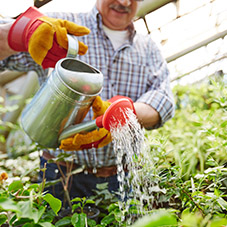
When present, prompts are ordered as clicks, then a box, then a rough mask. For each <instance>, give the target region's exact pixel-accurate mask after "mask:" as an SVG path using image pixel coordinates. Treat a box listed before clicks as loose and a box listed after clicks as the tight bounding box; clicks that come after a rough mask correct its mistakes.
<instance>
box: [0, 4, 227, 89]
mask: <svg viewBox="0 0 227 227" xmlns="http://www.w3.org/2000/svg"><path fill="white" fill-rule="evenodd" d="M0 2H1V8H0V16H2V17H5V18H7V17H16V16H17V15H18V14H20V13H21V12H23V11H24V10H26V9H27V8H28V7H29V6H31V5H35V6H37V7H39V8H40V11H42V12H44V13H45V12H48V11H66V12H67V11H75V12H86V11H89V10H90V9H91V8H92V7H93V5H94V4H95V0H86V1H81V0H64V1H62V0H7V1H5V0H0ZM12 6H13V7H12ZM135 27H136V30H137V31H138V32H139V33H143V34H149V35H150V36H151V38H152V39H153V40H154V41H155V42H156V43H157V44H158V45H159V47H160V48H161V50H162V52H163V55H164V57H165V59H166V60H167V62H168V65H169V69H170V72H171V80H172V84H173V86H174V85H175V84H176V83H180V84H190V83H195V82H198V81H201V80H204V79H206V78H207V77H209V76H211V75H214V74H215V75H218V76H222V77H224V78H225V79H226V74H227V58H226V57H227V4H226V0H190V1H188V0H144V1H143V2H141V3H140V7H139V11H138V14H137V17H136V18H135Z"/></svg>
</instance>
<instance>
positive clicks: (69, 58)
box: [54, 57, 104, 97]
mask: <svg viewBox="0 0 227 227" xmlns="http://www.w3.org/2000/svg"><path fill="white" fill-rule="evenodd" d="M66 60H73V61H77V62H80V63H82V64H84V65H87V66H89V67H91V68H92V69H94V70H95V71H96V72H97V73H94V75H97V77H100V78H101V79H100V84H101V86H100V89H99V91H98V92H96V93H93V94H89V93H82V92H79V91H77V90H75V89H74V88H72V87H70V86H69V85H68V84H67V83H66V82H65V81H64V80H63V79H62V76H61V75H60V73H59V71H58V70H54V71H55V74H56V75H57V77H58V78H59V80H60V81H61V82H62V84H63V85H64V86H66V87H67V88H68V89H70V90H71V91H72V92H74V93H77V94H79V95H86V96H88V97H93V96H97V95H99V94H100V93H101V92H102V90H103V80H104V78H103V74H102V73H101V71H100V70H98V69H96V68H94V67H93V66H91V65H90V64H88V63H86V62H83V61H81V60H79V59H75V58H72V57H66V58H63V59H60V60H59V61H58V62H57V63H56V66H55V68H60V70H61V71H63V72H67V71H68V72H72V71H70V70H68V69H65V68H63V67H62V66H61V63H62V62H63V61H66ZM76 74H78V75H86V74H87V75H89V74H90V73H86V72H76Z"/></svg>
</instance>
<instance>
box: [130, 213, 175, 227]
mask: <svg viewBox="0 0 227 227" xmlns="http://www.w3.org/2000/svg"><path fill="white" fill-rule="evenodd" d="M164 226H168V227H170V226H177V220H176V217H175V216H174V215H172V214H170V212H168V211H158V212H155V213H153V214H151V215H149V216H144V217H143V218H141V219H139V220H138V221H137V222H135V224H134V225H132V227H164Z"/></svg>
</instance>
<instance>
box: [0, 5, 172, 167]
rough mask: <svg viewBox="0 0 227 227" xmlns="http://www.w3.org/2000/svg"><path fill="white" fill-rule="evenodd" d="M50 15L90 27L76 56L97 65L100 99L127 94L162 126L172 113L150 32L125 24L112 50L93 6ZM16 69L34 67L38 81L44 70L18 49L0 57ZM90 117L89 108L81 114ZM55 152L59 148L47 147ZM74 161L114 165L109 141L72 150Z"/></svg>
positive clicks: (166, 82) (162, 68)
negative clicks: (125, 36)
mask: <svg viewBox="0 0 227 227" xmlns="http://www.w3.org/2000/svg"><path fill="white" fill-rule="evenodd" d="M47 15H48V16H50V17H56V18H62V19H66V20H69V21H73V22H75V23H77V24H80V25H84V26H86V27H88V28H89V29H90V30H91V33H90V34H89V35H87V36H83V37H78V39H79V40H80V41H83V42H84V43H85V44H87V45H88V47H89V48H88V52H87V53H86V54H85V55H84V56H78V58H79V59H80V60H82V61H84V62H87V63H88V64H90V65H92V66H94V67H95V68H97V69H99V70H100V71H101V72H102V73H103V75H104V85H103V90H102V93H101V94H100V96H101V97H102V99H103V100H107V99H110V98H111V97H113V96H115V95H123V96H127V97H130V98H131V99H132V100H133V101H134V102H136V101H137V102H142V103H146V104H148V105H150V106H152V107H153V108H154V109H156V110H157V111H158V112H159V114H160V117H161V122H160V124H158V125H155V126H154V127H153V128H158V127H160V126H162V125H163V124H164V123H165V122H166V121H167V120H168V119H170V118H171V117H173V115H174V101H173V96H172V92H171V90H170V82H169V71H168V69H167V63H166V61H165V60H164V59H163V57H162V55H161V53H160V51H159V49H158V48H157V46H156V44H155V43H154V42H153V41H152V40H151V38H150V36H149V35H147V36H143V35H139V34H137V33H136V32H135V29H134V27H133V25H131V26H129V32H130V38H129V40H128V41H127V42H126V43H125V44H123V45H122V46H121V47H119V48H118V49H117V50H114V48H113V46H112V43H111V41H110V39H109V38H108V37H107V36H106V35H105V33H104V31H103V29H102V18H101V15H100V14H99V12H98V10H97V9H96V7H94V8H93V9H92V11H91V12H89V13H79V14H73V13H49V14H47ZM5 68H8V69H12V70H19V71H31V70H35V71H36V72H37V73H38V75H39V79H40V81H41V82H42V81H44V80H45V79H46V74H45V72H44V71H43V70H42V69H41V67H39V66H37V65H36V64H35V63H34V61H33V60H32V59H31V57H30V56H29V54H27V53H20V54H18V55H14V56H11V57H9V58H8V59H5V60H4V61H0V69H5ZM91 118H92V112H89V113H88V115H87V116H86V118H85V121H88V120H90V119H91ZM50 152H51V153H54V154H55V155H57V154H58V153H59V152H63V151H62V150H59V149H57V150H50ZM73 153H74V154H75V162H76V163H77V164H81V165H85V166H88V167H101V166H110V165H115V164H116V160H115V154H114V151H113V145H112V143H110V144H109V145H107V146H105V147H103V148H99V149H89V150H81V151H75V152H73Z"/></svg>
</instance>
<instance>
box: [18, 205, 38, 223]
mask: <svg viewBox="0 0 227 227" xmlns="http://www.w3.org/2000/svg"><path fill="white" fill-rule="evenodd" d="M18 205H19V206H20V210H21V212H22V213H21V214H20V215H19V217H20V218H28V219H31V220H33V221H34V223H37V222H38V221H39V218H40V213H39V210H37V209H36V208H34V207H32V203H31V202H30V201H20V202H19V203H18Z"/></svg>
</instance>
